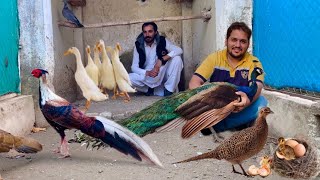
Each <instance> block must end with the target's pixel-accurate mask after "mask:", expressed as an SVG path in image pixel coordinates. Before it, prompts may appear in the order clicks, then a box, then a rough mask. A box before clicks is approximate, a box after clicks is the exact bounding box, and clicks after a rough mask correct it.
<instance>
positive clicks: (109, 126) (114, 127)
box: [96, 116, 163, 167]
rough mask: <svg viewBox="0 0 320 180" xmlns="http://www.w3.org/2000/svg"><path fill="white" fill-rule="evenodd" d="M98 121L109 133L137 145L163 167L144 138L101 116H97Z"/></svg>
mask: <svg viewBox="0 0 320 180" xmlns="http://www.w3.org/2000/svg"><path fill="white" fill-rule="evenodd" d="M96 119H97V120H99V121H101V122H102V124H103V126H104V129H105V130H106V131H107V132H108V133H110V134H112V135H115V132H116V133H117V134H118V135H119V136H120V137H121V138H123V139H126V140H127V141H128V142H130V143H131V144H133V145H135V147H136V148H137V149H139V150H140V151H141V152H143V153H144V155H145V156H147V157H148V158H149V159H150V160H151V161H152V162H153V163H154V164H156V165H158V166H160V167H163V166H162V163H161V162H160V160H159V159H158V157H157V156H156V155H155V154H154V152H153V151H152V149H151V148H150V146H149V145H148V144H147V143H146V142H145V141H144V140H143V139H142V138H140V137H139V136H137V135H136V134H134V133H133V132H131V131H129V130H128V129H126V128H124V127H122V126H121V125H119V124H117V123H115V122H114V121H112V120H109V119H107V118H104V117H101V116H96Z"/></svg>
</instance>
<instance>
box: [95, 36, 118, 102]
mask: <svg viewBox="0 0 320 180" xmlns="http://www.w3.org/2000/svg"><path fill="white" fill-rule="evenodd" d="M97 47H98V49H99V50H100V51H101V53H102V55H101V59H102V66H101V87H102V88H103V89H104V90H105V89H108V90H113V97H112V99H115V98H116V94H117V84H116V80H115V75H114V70H113V66H112V64H111V60H110V58H109V56H108V54H107V51H106V47H105V44H104V41H103V40H100V41H99V44H98V46H97ZM104 92H106V91H104Z"/></svg>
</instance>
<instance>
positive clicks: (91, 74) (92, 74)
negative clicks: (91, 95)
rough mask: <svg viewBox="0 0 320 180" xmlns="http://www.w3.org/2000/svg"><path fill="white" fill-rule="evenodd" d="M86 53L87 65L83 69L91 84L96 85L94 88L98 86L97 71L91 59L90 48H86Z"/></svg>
mask: <svg viewBox="0 0 320 180" xmlns="http://www.w3.org/2000/svg"><path fill="white" fill-rule="evenodd" d="M86 52H87V57H88V63H87V66H86V68H85V69H86V72H87V74H88V75H89V77H90V78H91V79H92V80H93V82H94V83H95V84H96V86H98V85H99V69H98V67H97V65H96V64H95V63H94V62H93V60H92V58H91V55H90V54H91V49H90V46H87V47H86Z"/></svg>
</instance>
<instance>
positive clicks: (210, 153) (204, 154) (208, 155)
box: [173, 151, 218, 164]
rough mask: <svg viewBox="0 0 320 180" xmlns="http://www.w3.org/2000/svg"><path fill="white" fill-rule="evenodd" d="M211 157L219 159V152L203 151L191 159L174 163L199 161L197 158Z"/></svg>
mask: <svg viewBox="0 0 320 180" xmlns="http://www.w3.org/2000/svg"><path fill="white" fill-rule="evenodd" d="M209 158H214V159H218V157H217V154H216V153H215V152H214V151H210V152H207V153H203V154H200V155H198V156H195V157H191V158H189V159H185V160H183V161H179V162H175V163H173V164H179V163H185V162H190V161H197V160H201V159H209Z"/></svg>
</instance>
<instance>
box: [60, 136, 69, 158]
mask: <svg viewBox="0 0 320 180" xmlns="http://www.w3.org/2000/svg"><path fill="white" fill-rule="evenodd" d="M60 154H61V155H62V156H61V158H67V157H70V153H69V147H68V142H67V140H66V137H63V138H61V146H60Z"/></svg>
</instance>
